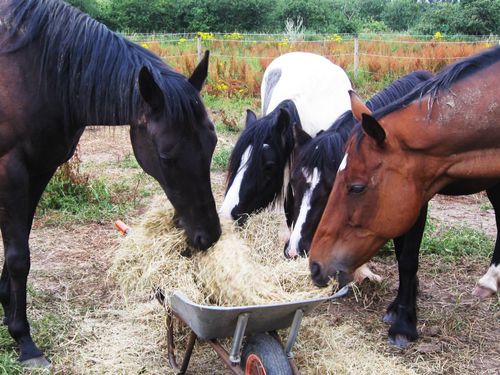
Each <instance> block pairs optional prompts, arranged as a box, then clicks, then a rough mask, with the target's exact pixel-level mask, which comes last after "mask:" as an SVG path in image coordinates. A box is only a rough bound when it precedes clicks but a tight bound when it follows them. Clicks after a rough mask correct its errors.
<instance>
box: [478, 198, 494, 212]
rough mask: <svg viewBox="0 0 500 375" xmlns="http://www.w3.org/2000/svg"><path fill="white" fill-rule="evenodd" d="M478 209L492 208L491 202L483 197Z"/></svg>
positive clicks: (487, 209) (486, 209)
mask: <svg viewBox="0 0 500 375" xmlns="http://www.w3.org/2000/svg"><path fill="white" fill-rule="evenodd" d="M479 209H480V210H481V211H489V210H492V209H493V206H492V205H491V202H490V201H489V200H487V199H484V200H482V201H481V204H480V205H479Z"/></svg>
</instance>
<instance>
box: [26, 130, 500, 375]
mask: <svg viewBox="0 0 500 375" xmlns="http://www.w3.org/2000/svg"><path fill="white" fill-rule="evenodd" d="M80 152H81V158H82V161H83V166H84V168H85V170H89V171H94V173H105V174H106V175H107V176H112V177H113V178H117V179H118V178H121V177H122V175H121V173H122V172H121V171H120V168H118V167H114V166H113V165H114V164H115V163H116V162H118V161H120V160H123V159H124V158H125V157H127V155H130V154H131V147H130V142H129V140H128V132H127V129H126V128H119V129H110V128H98V129H92V130H87V131H86V132H85V134H84V136H83V138H82V142H81V150H80ZM102 165H104V167H103V166H102ZM96 171H98V172H96ZM145 183H147V184H150V183H151V184H154V183H153V182H151V181H148V182H145ZM212 183H213V185H214V191H215V194H216V199H217V201H218V202H220V201H221V197H222V194H223V185H224V174H223V173H214V174H213V181H212ZM155 189H157V190H158V191H159V189H158V188H157V187H156V188H155ZM143 207H144V206H141V207H140V208H138V209H137V210H134V211H133V212H131V213H130V217H126V218H122V219H124V220H125V221H132V220H133V218H134V217H136V216H138V215H140V213H141V211H142V210H143ZM430 215H431V217H433V218H435V219H438V220H440V221H442V222H445V223H450V224H454V223H461V224H464V225H467V226H469V227H472V228H476V229H479V230H483V231H484V232H486V233H487V234H488V235H490V236H492V237H493V236H494V235H495V234H496V229H495V222H494V214H493V211H492V210H491V208H488V207H487V204H486V199H485V197H484V196H482V195H475V196H471V197H458V198H444V197H437V198H435V199H434V200H433V201H432V202H431V209H430ZM118 243H119V235H118V233H117V232H116V231H115V229H114V227H113V223H111V222H102V223H92V224H85V225H77V224H68V225H62V226H61V225H58V226H54V225H49V224H47V223H46V222H45V221H44V219H43V218H40V217H38V218H37V219H36V221H35V225H34V229H33V232H32V236H31V247H32V256H33V258H32V259H33V261H32V271H31V274H30V283H31V284H32V285H33V288H34V289H35V290H36V297H33V298H34V299H38V302H40V303H37V305H40V306H42V309H43V308H45V309H49V310H51V311H55V312H58V313H60V314H61V315H62V316H65V317H68V319H70V322H69V323H67V324H70V325H71V326H72V327H73V328H74V329H70V330H67V331H64V332H65V333H64V337H61V338H60V341H61V344H56V345H54V347H52V349H51V351H50V352H49V353H47V354H48V356H49V357H50V358H51V359H52V360H53V361H54V362H57V363H59V365H58V367H57V368H55V371H56V372H57V373H87V372H88V370H89V369H78V368H76V367H75V366H74V364H72V363H71V361H68V360H65V361H66V363H64V364H63V363H61V358H63V357H64V358H66V359H67V358H71V352H72V351H73V350H75V349H71V347H72V346H73V347H78V345H80V344H81V343H82V342H84V341H85V337H83V336H82V335H81V334H80V333H79V331H78V326H79V324H80V323H81V322H82V321H83V320H84V319H86V317H88V316H94V317H95V316H99V314H98V313H99V311H100V310H101V311H102V310H106V309H110V308H116V307H119V306H120V304H121V300H120V298H121V297H120V293H119V291H118V289H117V286H116V285H115V284H114V282H113V280H111V279H109V278H108V277H107V276H106V270H107V269H108V268H109V265H110V262H111V259H112V257H113V252H114V250H115V249H116V247H117V246H118ZM488 265H489V261H488V259H485V258H463V259H461V260H459V261H456V262H436V258H433V257H423V258H422V262H421V266H420V272H419V276H420V290H419V297H418V306H419V310H418V314H419V322H418V329H419V332H420V336H421V337H420V339H419V340H418V341H417V342H416V343H415V344H413V345H411V346H410V347H409V348H408V349H406V350H396V349H393V348H392V347H390V346H389V345H387V338H386V334H387V329H388V327H387V326H385V324H384V323H383V322H382V319H381V318H382V316H383V313H384V311H385V308H386V307H387V305H388V304H389V303H390V302H391V300H392V299H393V298H394V296H395V294H396V290H397V267H396V263H395V260H394V258H393V256H392V255H385V256H380V257H378V258H376V259H375V260H374V261H373V263H372V267H373V269H374V270H375V271H376V272H377V273H378V274H380V275H382V276H383V277H384V281H383V282H382V283H381V284H380V285H373V284H370V283H367V282H365V283H363V284H362V285H360V286H359V289H358V290H357V292H356V293H355V294H351V295H350V296H348V297H347V298H345V299H343V300H342V301H340V302H338V303H335V304H331V305H330V306H325V307H324V308H327V309H329V311H330V313H331V319H332V322H333V323H335V322H337V321H352V322H355V323H359V324H360V325H361V326H363V327H365V329H366V330H367V332H368V333H369V337H367V339H368V340H370V341H371V342H372V343H373V345H374V346H376V347H377V348H378V350H381V351H384V352H387V353H391V354H393V355H396V356H399V357H401V358H402V361H403V362H404V363H406V364H407V365H408V366H409V367H411V368H413V369H415V370H416V372H417V373H421V374H499V373H500V370H499V369H500V301H499V299H498V297H495V298H491V299H489V300H486V301H477V300H476V299H474V298H473V297H472V296H471V294H470V292H471V291H472V289H473V287H474V285H475V283H476V281H477V280H478V278H479V277H480V276H482V275H483V274H484V272H485V271H486V269H487V267H488ZM41 313H42V311H41V310H39V309H38V308H37V309H31V310H30V312H29V314H30V317H31V319H36V317H37V314H41ZM69 317H71V318H69ZM68 353H70V355H68ZM74 353H75V354H74V355H77V354H76V351H75V352H74ZM165 354H166V353H165ZM164 358H166V356H165V357H164ZM214 361H215V358H214ZM169 372H170V371H169V370H168V367H167V364H166V361H165V373H169ZM199 373H200V374H201V373H203V372H199Z"/></svg>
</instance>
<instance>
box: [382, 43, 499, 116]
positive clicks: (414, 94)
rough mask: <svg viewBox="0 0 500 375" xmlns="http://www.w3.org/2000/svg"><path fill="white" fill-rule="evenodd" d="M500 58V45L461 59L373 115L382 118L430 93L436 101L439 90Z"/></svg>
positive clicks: (431, 98) (432, 99)
mask: <svg viewBox="0 0 500 375" xmlns="http://www.w3.org/2000/svg"><path fill="white" fill-rule="evenodd" d="M499 60H500V46H496V47H493V48H490V49H488V50H486V51H484V52H481V53H479V54H476V55H473V56H471V57H468V58H466V59H463V60H460V61H458V62H456V63H454V64H452V65H449V66H447V67H446V68H444V69H443V70H441V71H440V72H439V73H438V74H437V75H436V76H434V77H433V78H431V79H429V80H426V81H425V82H423V83H421V84H420V85H418V86H417V87H416V88H415V89H414V90H413V91H411V92H410V93H409V94H408V95H406V96H404V97H402V98H400V99H399V100H397V101H395V102H393V103H391V104H390V105H387V106H385V107H383V108H381V109H379V110H377V111H375V112H374V113H373V117H375V118H376V119H380V118H381V117H384V116H385V115H387V114H389V113H391V112H394V111H396V110H398V109H401V108H403V107H406V106H407V105H409V104H410V103H411V102H413V101H415V100H420V99H422V98H423V97H424V96H426V95H430V100H431V102H432V101H434V99H435V98H436V96H437V94H438V93H439V91H441V90H444V89H447V88H449V87H450V86H451V85H452V84H454V83H456V82H457V81H460V80H461V79H464V78H466V77H468V76H470V75H472V74H474V73H476V72H478V71H480V70H482V69H485V68H487V67H488V66H490V65H492V64H494V63H496V62H498V61H499Z"/></svg>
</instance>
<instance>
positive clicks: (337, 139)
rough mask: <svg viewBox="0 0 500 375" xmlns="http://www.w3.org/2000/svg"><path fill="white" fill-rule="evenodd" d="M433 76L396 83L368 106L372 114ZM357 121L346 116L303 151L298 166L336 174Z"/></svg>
mask: <svg viewBox="0 0 500 375" xmlns="http://www.w3.org/2000/svg"><path fill="white" fill-rule="evenodd" d="M431 77H432V74H431V73H430V72H427V71H415V72H413V73H410V74H408V75H406V76H403V77H401V78H399V79H398V80H396V81H394V82H392V83H391V84H390V85H389V86H387V87H386V88H384V89H383V90H382V91H380V92H378V93H377V94H375V95H374V96H372V97H371V98H370V99H369V100H368V101H367V102H366V105H367V107H368V108H370V109H371V110H377V109H380V108H383V107H385V106H387V105H389V104H390V103H393V102H394V101H395V100H398V99H399V98H401V97H402V96H404V95H406V94H407V93H408V92H410V91H411V90H413V88H414V87H415V86H417V85H419V84H421V83H422V82H425V81H427V80H429V79H431ZM356 123H357V120H356V119H355V118H354V116H353V114H352V111H347V112H345V113H344V114H343V115H342V116H340V117H339V118H338V119H337V120H336V121H335V122H334V123H333V124H332V126H330V128H328V129H327V130H325V131H324V132H323V133H321V134H319V135H318V136H316V137H315V138H313V139H312V140H311V141H310V142H308V143H307V144H306V145H305V146H304V148H303V149H302V150H301V151H300V153H299V155H298V158H297V165H300V166H301V167H305V168H307V169H308V170H313V169H314V168H318V169H319V170H326V169H325V168H327V167H328V168H329V169H330V170H332V171H336V170H337V169H338V167H339V165H340V162H341V160H342V158H343V156H344V151H345V145H346V143H347V140H348V138H349V135H350V133H351V131H352V130H353V129H354V128H355V125H356Z"/></svg>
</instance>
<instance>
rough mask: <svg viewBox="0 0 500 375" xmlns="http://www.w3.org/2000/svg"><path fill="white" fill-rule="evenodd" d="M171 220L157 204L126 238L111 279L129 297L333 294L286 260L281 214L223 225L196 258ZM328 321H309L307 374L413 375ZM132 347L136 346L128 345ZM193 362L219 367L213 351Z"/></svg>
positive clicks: (303, 353)
mask: <svg viewBox="0 0 500 375" xmlns="http://www.w3.org/2000/svg"><path fill="white" fill-rule="evenodd" d="M172 215H173V211H172V208H171V207H169V206H167V205H166V204H165V203H160V202H159V201H158V200H157V201H156V204H155V205H154V208H152V209H151V210H150V211H149V212H148V213H147V214H146V215H145V216H144V218H143V219H142V221H141V222H140V223H138V224H136V225H135V226H133V229H132V231H131V233H130V234H129V235H128V236H127V237H126V238H124V240H123V242H122V244H121V246H120V248H119V249H118V251H117V253H116V257H115V261H114V264H113V267H112V269H111V271H110V272H111V274H112V276H113V277H114V278H116V280H117V281H118V283H119V284H120V285H121V287H122V290H123V293H124V296H125V297H126V298H130V299H137V298H141V297H142V298H144V296H146V295H151V293H152V291H153V290H155V289H156V288H158V287H159V288H161V289H162V291H163V292H164V293H165V294H167V295H168V294H169V293H170V292H172V291H173V290H176V289H179V290H181V291H183V292H184V293H185V294H186V295H187V296H188V297H189V298H191V299H192V300H193V301H195V302H198V303H204V304H217V305H251V304H262V303H273V302H284V301H292V300H299V299H304V298H311V297H318V296H322V295H325V294H329V293H331V291H332V289H331V288H325V289H317V288H314V287H313V286H312V283H311V281H310V278H309V270H308V262H307V259H299V260H296V261H289V260H285V259H284V257H283V255H282V254H283V253H282V243H281V241H280V239H279V227H280V224H281V220H282V218H281V216H282V215H280V214H278V213H275V212H263V213H261V214H258V215H254V216H251V217H250V218H249V219H248V221H247V224H246V225H245V227H244V228H242V229H237V228H235V227H233V226H232V224H227V223H225V224H224V225H223V235H222V237H221V239H220V240H219V241H218V242H217V243H216V244H215V245H214V246H213V247H212V248H211V249H209V250H208V251H206V252H196V253H194V254H193V255H192V256H191V257H186V256H184V255H183V254H185V252H186V240H185V236H184V234H183V232H182V231H179V230H178V229H176V228H175V226H174V225H173V223H172ZM138 296H139V297H138ZM159 320H162V319H161V318H159ZM329 321H331V316H329V315H328V314H325V313H322V314H319V315H318V314H316V315H315V316H311V317H306V318H304V322H303V326H302V328H301V331H300V333H299V339H298V342H297V344H296V348H295V350H294V354H295V358H296V362H297V364H298V365H299V368H300V369H301V372H302V373H303V374H333V373H336V374H373V373H377V374H411V373H413V372H412V371H411V370H408V369H406V368H404V366H402V365H401V364H400V363H399V362H398V359H397V358H395V357H389V356H385V355H383V354H379V353H377V352H376V350H374V349H373V348H370V347H369V344H368V343H367V341H366V337H365V332H363V329H362V328H361V327H354V326H352V325H350V324H349V323H348V322H346V323H343V324H342V325H340V326H332V325H330V324H329ZM161 323H163V320H162V321H161ZM161 323H158V322H156V323H154V324H151V325H150V327H149V329H150V330H153V331H157V330H164V329H165V328H164V327H162V326H161ZM143 328H144V327H143ZM143 336H146V332H144V333H143ZM118 339H119V338H118V337H115V338H114V340H118ZM139 339H140V337H138V340H139ZM129 342H130V344H131V345H133V340H130V338H129ZM163 346H164V343H163ZM94 355H96V354H95V353H94ZM164 355H165V354H164ZM211 358H212V360H210V359H211ZM192 362H193V363H192V366H194V369H196V368H197V367H198V364H204V366H210V365H208V363H213V364H215V366H217V363H218V361H217V360H216V359H215V355H214V354H213V353H211V348H210V347H208V346H201V347H197V350H196V352H195V354H194V355H193V358H192ZM199 368H201V369H202V370H201V372H200V373H207V371H208V372H210V373H220V371H219V370H216V368H217V367H215V368H214V367H212V368H210V369H209V370H207V369H208V367H203V366H201V367H199ZM203 369H204V370H203Z"/></svg>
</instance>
